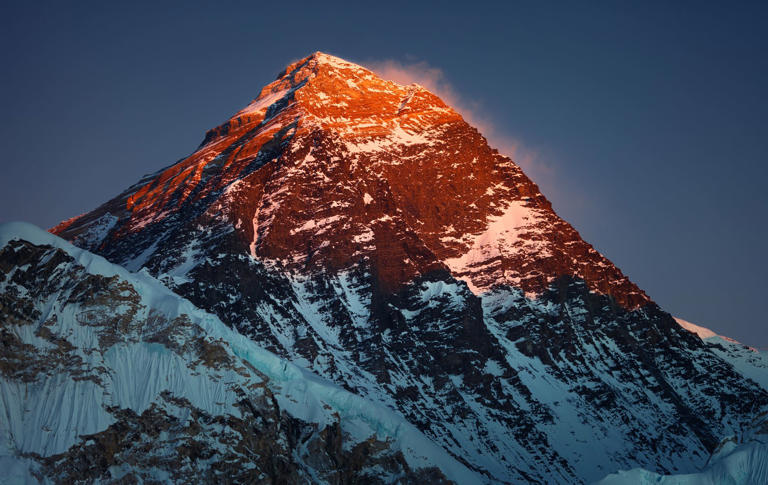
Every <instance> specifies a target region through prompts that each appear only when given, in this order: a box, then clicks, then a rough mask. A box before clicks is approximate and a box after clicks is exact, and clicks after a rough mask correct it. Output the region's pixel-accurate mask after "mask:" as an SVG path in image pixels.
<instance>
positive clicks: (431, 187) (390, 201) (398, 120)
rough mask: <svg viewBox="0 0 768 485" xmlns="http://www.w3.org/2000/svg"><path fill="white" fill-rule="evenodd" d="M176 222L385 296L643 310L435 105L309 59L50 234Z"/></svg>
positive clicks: (540, 202) (416, 92)
mask: <svg viewBox="0 0 768 485" xmlns="http://www.w3.org/2000/svg"><path fill="white" fill-rule="evenodd" d="M182 212H184V213H185V214H187V212H188V213H190V214H193V215H192V216H189V215H184V216H182V214H181V213H182ZM183 217H193V218H197V217H203V218H205V219H206V221H205V222H200V224H199V227H205V226H206V225H208V224H212V223H213V222H212V221H211V220H210V218H213V219H215V220H217V221H219V222H217V223H216V224H219V223H223V224H225V225H226V226H227V227H229V228H231V230H232V231H234V233H235V234H237V235H238V238H239V241H240V242H239V243H238V244H242V245H243V246H244V247H243V253H244V254H248V255H249V256H250V257H251V258H252V259H254V260H261V261H269V262H271V263H270V264H272V263H274V264H279V265H282V266H284V267H289V268H291V269H292V270H296V271H301V272H307V271H310V272H311V271H313V270H318V269H323V270H330V271H340V270H346V269H349V268H352V267H356V266H358V265H361V264H363V265H366V266H371V265H372V266H373V269H372V271H374V272H375V274H376V277H377V278H378V282H377V284H379V285H380V286H381V288H383V289H385V291H396V290H397V288H399V287H400V286H401V285H403V284H406V283H408V282H409V281H411V280H412V279H413V278H414V277H417V276H419V275H424V274H427V273H429V272H432V271H436V270H438V271H446V272H450V273H452V274H453V275H454V276H455V277H457V278H459V279H462V280H464V281H465V282H467V284H468V285H469V288H470V289H471V290H472V291H473V292H475V293H476V294H480V293H483V292H487V291H490V290H491V289H492V288H494V287H498V286H499V285H511V286H513V287H516V288H520V289H522V290H524V292H525V294H527V295H529V296H531V295H538V294H540V293H541V292H542V291H545V290H546V289H547V288H549V287H550V286H551V285H552V284H553V282H555V280H557V279H558V278H559V277H561V276H570V277H578V278H581V279H583V280H585V281H586V282H587V284H588V287H589V288H590V289H592V290H594V291H598V292H600V293H606V294H611V295H613V296H614V297H616V298H617V300H618V301H619V302H620V303H622V304H624V305H626V306H627V307H630V308H633V307H636V306H639V305H644V304H646V303H648V302H649V301H650V299H649V298H648V297H647V296H646V295H645V294H644V293H643V292H642V290H640V289H639V288H637V287H636V286H635V285H634V284H633V283H632V282H631V281H629V279H628V278H627V277H626V276H624V275H623V274H622V273H621V271H619V270H618V268H616V267H615V266H613V264H611V263H610V261H608V260H606V259H605V258H604V257H603V256H602V255H600V254H599V253H598V252H597V251H595V250H594V248H592V247H591V246H590V245H589V244H587V243H586V242H584V241H583V240H582V239H581V237H580V236H579V234H578V233H577V232H576V231H575V230H574V229H573V228H572V227H571V226H570V225H569V224H568V223H566V222H565V221H563V220H562V219H560V218H559V217H558V216H557V215H556V214H555V213H554V211H553V210H552V207H551V204H550V203H549V201H548V200H547V199H546V198H545V197H544V196H543V195H542V194H541V193H540V191H539V189H538V187H537V186H536V185H535V184H534V183H533V182H532V181H531V180H530V179H528V177H527V176H526V175H525V174H524V173H523V172H522V170H521V169H520V167H518V166H517V165H516V164H515V163H514V162H513V161H512V160H510V159H509V158H506V157H504V156H502V155H500V154H499V153H498V152H497V151H496V150H493V149H492V148H491V147H490V146H489V145H488V143H487V141H486V140H485V138H483V136H482V135H481V134H480V133H479V132H478V131H477V130H476V129H475V128H473V127H472V126H470V125H469V124H468V123H466V121H465V120H464V119H463V118H462V117H461V116H460V115H459V114H458V113H457V112H456V111H454V110H453V109H452V108H451V107H450V106H448V105H446V104H445V103H444V102H443V101H442V100H441V99H440V98H439V97H437V96H435V95H434V94H432V93H430V92H429V91H427V90H426V89H424V88H422V87H420V86H418V85H407V86H406V85H401V84H398V83H395V82H392V81H388V80H385V79H382V78H381V77H379V76H377V75H376V74H375V73H373V72H372V71H370V70H368V69H365V68H364V67H361V66H359V65H357V64H353V63H351V62H347V61H345V60H343V59H340V58H338V57H334V56H331V55H328V54H325V53H322V52H315V53H313V54H312V55H310V56H308V57H306V58H304V59H301V60H298V61H296V62H293V63H291V64H290V65H289V66H288V67H287V68H286V69H285V70H284V72H283V73H281V74H280V76H279V77H278V78H277V79H276V80H275V81H273V82H272V83H270V84H268V85H267V86H265V87H264V88H263V89H262V90H261V93H260V94H259V96H258V98H256V99H255V100H254V101H253V102H251V103H250V104H249V105H248V106H246V107H245V108H244V109H242V110H240V111H239V112H238V113H236V114H235V115H234V116H233V117H232V118H230V119H229V120H228V121H227V122H226V123H224V124H222V125H220V126H218V127H216V128H214V129H212V130H210V131H209V132H208V134H207V135H206V138H205V140H204V141H203V143H202V144H201V146H200V147H199V148H198V149H197V151H195V152H194V153H193V154H192V155H190V156H189V157H187V158H186V159H184V160H182V161H180V162H178V163H177V164H175V165H173V166H171V167H169V168H167V169H164V170H163V171H161V172H158V173H157V174H154V175H151V176H150V177H149V178H147V179H145V180H142V181H141V182H140V183H139V184H138V185H137V186H134V187H131V188H130V189H128V191H126V193H124V194H123V195H122V196H120V197H118V198H117V199H115V200H114V201H112V202H110V203H108V204H107V205H106V206H105V207H103V208H101V209H100V210H98V211H95V212H94V213H89V214H86V215H84V216H81V217H79V218H76V219H73V220H70V221H66V222H64V223H62V224H60V225H59V226H57V227H56V228H54V232H55V233H57V234H63V235H64V236H65V237H67V238H73V237H75V238H79V237H81V236H79V235H78V234H79V232H80V231H84V234H87V237H88V238H91V239H92V240H93V241H92V242H93V244H97V245H98V244H103V243H104V242H105V240H106V239H114V240H118V239H120V240H123V239H124V240H125V241H126V244H128V241H129V240H130V239H131V238H132V237H134V236H133V235H136V237H140V235H141V234H145V233H146V234H149V232H146V230H147V229H148V228H155V229H152V231H155V230H156V231H160V230H161V229H160V227H166V225H167V224H175V222H173V221H181V220H182V219H183ZM97 221H98V222H97ZM86 226H87V228H86ZM102 230H103V233H102V232H101V231H102ZM163 230H167V231H170V229H163ZM150 232H151V231H150ZM147 241H149V239H148V240H147ZM143 244H144V243H141V244H138V243H137V244H136V245H134V246H132V247H133V248H138V247H140V246H142V245H143ZM88 247H92V246H91V243H89V244H88ZM145 249H146V250H147V251H148V252H147V253H141V254H138V253H137V254H136V255H134V256H135V258H132V261H131V262H130V264H129V265H130V266H131V267H133V266H134V265H135V266H136V268H137V269H138V267H140V266H141V265H142V264H145V263H146V262H147V261H148V258H150V257H151V253H152V251H154V250H155V248H153V247H147V248H145ZM123 256H125V255H123ZM121 257H122V256H121Z"/></svg>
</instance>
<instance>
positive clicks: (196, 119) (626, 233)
mask: <svg viewBox="0 0 768 485" xmlns="http://www.w3.org/2000/svg"><path fill="white" fill-rule="evenodd" d="M27 3H31V2H27ZM154 3H155V2H153V3H147V4H140V3H139V2H131V3H130V4H127V5H124V6H122V7H120V6H115V5H113V4H112V2H99V3H92V4H87V3H82V2H80V3H78V5H77V6H72V5H65V2H56V3H52V4H50V5H48V6H45V5H44V4H36V5H35V6H29V5H26V4H23V2H17V3H14V4H11V2H4V3H3V6H2V7H0V9H1V10H0V38H2V45H3V49H2V50H1V51H0V65H1V66H2V77H0V109H2V121H0V123H1V124H2V126H1V127H0V128H1V130H0V143H2V158H0V160H1V161H0V164H1V165H0V167H2V172H0V173H2V176H1V177H0V220H26V221H30V222H33V223H35V224H38V225H41V226H43V227H50V226H52V225H54V224H55V223H57V222H59V221H60V220H62V219H65V218H68V217H71V216H73V215H77V214H80V213H82V212H85V211H87V210H90V209H92V208H94V207H95V206H97V205H98V204H100V203H101V202H103V201H105V200H107V199H109V198H111V197H112V196H114V195H116V194H117V193H118V192H120V191H121V190H122V189H124V188H125V187H127V186H128V185H130V184H132V183H134V182H135V181H136V180H137V179H138V178H139V177H140V176H141V175H142V174H144V173H148V172H151V171H154V170H156V169H158V168H160V167H163V166H166V165H168V164H169V163H171V162H173V161H175V160H177V159H179V158H182V157H184V156H186V155H188V154H189V153H190V152H191V151H193V150H194V149H195V147H196V146H197V145H198V144H199V142H200V141H201V140H202V137H203V135H204V133H205V130H207V129H208V128H210V127H213V126H215V125H217V124H218V123H220V122H221V121H223V120H225V119H227V118H228V117H229V116H230V115H231V114H233V113H234V112H235V111H237V110H238V109H240V108H241V107H243V106H244V105H245V104H247V103H248V102H249V101H250V100H251V99H252V98H253V97H255V96H256V95H257V94H258V92H259V89H260V88H261V86H262V85H264V84H266V83H268V82H269V81H271V80H272V79H273V78H274V76H275V75H276V74H277V72H278V71H279V70H280V69H282V68H283V67H284V66H285V65H286V64H287V63H288V62H289V61H291V60H295V59H298V58H301V57H304V56H306V55H308V54H310V53H311V52H313V51H316V50H322V51H325V52H329V53H332V54H335V55H338V56H341V57H344V58H347V59H349V60H352V61H357V62H363V63H365V62H373V61H382V60H395V61H398V62H401V63H406V64H409V63H416V62H425V63H428V64H429V65H430V66H433V67H435V68H438V69H440V70H441V71H442V73H443V75H444V81H445V82H447V83H450V85H451V86H452V88H453V90H454V91H455V92H456V93H458V94H459V96H460V97H461V99H462V100H464V101H465V102H467V103H469V104H471V105H472V106H473V110H474V111H475V113H476V114H478V113H479V115H480V116H481V117H483V118H484V119H485V120H487V121H490V122H492V123H493V126H494V131H495V132H496V133H497V135H499V136H502V137H510V138H513V139H515V140H517V141H518V142H519V143H520V144H521V145H522V146H523V147H524V151H523V152H521V153H523V154H524V155H525V156H529V157H530V156H532V157H533V167H534V168H533V169H532V170H531V176H532V178H533V179H534V180H535V181H537V182H539V184H540V185H541V187H542V190H543V191H544V193H545V194H546V195H547V196H548V197H549V198H550V199H551V200H552V201H553V203H554V206H555V209H556V210H557V211H558V212H559V213H560V214H561V215H562V216H563V217H565V218H566V219H567V220H568V221H570V222H571V223H572V224H573V225H574V226H575V227H576V228H577V229H578V230H579V231H580V232H581V234H582V235H583V236H584V238H585V239H586V240H588V241H589V242H591V243H593V244H594V245H595V246H596V247H597V249H599V250H600V251H601V252H603V253H604V254H605V255H606V256H608V257H609V258H610V259H612V260H613V261H614V262H615V263H616V264H617V265H618V266H619V267H621V268H622V269H623V270H624V272H625V273H627V274H628V275H629V276H630V277H631V278H632V279H633V280H635V281H636V282H637V283H638V284H639V285H640V286H641V287H643V288H644V289H645V290H647V291H648V293H649V294H650V295H651V297H652V298H654V299H655V300H656V301H657V302H659V303H660V304H661V305H662V306H663V307H664V308H665V309H667V310H668V311H670V312H671V313H673V314H675V315H677V316H680V317H682V318H685V319H687V320H690V321H692V322H695V323H698V324H700V325H704V326H707V327H710V328H712V329H713V330H715V331H717V332H720V333H723V334H726V335H729V336H731V337H734V338H736V339H739V340H741V341H743V342H745V343H749V344H751V345H755V346H760V347H766V346H768V318H767V317H766V316H765V312H764V310H763V308H762V301H763V298H766V296H767V295H768V263H767V262H766V252H765V251H766V242H765V241H766V240H768V227H767V224H766V222H767V220H766V219H767V218H766V210H767V209H768V191H767V190H766V188H765V181H766V175H768V164H767V163H766V162H767V161H768V159H767V158H768V157H767V155H766V154H767V153H768V121H767V120H766V117H767V116H768V109H767V108H768V101H766V86H768V55H767V53H768V8H767V7H766V4H765V3H764V2H763V3H762V4H761V3H754V4H749V3H744V2H740V3H739V4H738V6H725V3H726V2H721V4H720V5H717V4H713V5H707V4H706V3H703V2H690V3H688V4H685V3H682V2H681V3H677V6H670V5H669V4H670V3H672V2H663V3H658V4H654V3H648V2H636V3H622V2H605V3H602V2H563V3H562V4H560V3H555V2H530V3H527V2H526V3H518V2H489V3H483V2H457V3H455V4H454V3H452V2H440V3H435V4H433V5H428V4H427V3H425V2H402V3H398V2H377V3H376V5H378V7H377V8H374V7H370V6H366V5H364V4H363V3H362V2H361V3H358V4H357V5H334V4H333V3H331V2H312V3H308V4H301V3H300V2H268V3H267V2H265V3H263V4H258V3H255V2H244V3H230V2H217V3H213V2H211V3H209V4H205V3H202V2H201V3H199V4H196V3H195V2H186V3H184V4H178V5H177V6H175V7H174V6H171V4H170V3H164V2H163V3H164V5H163V6H158V5H155V4H154ZM157 3H161V2H157ZM502 4H504V5H502Z"/></svg>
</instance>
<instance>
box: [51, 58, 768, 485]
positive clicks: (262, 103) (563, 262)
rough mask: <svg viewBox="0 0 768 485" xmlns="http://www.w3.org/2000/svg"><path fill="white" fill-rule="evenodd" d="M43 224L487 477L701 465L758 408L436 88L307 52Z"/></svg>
mask: <svg viewBox="0 0 768 485" xmlns="http://www.w3.org/2000/svg"><path fill="white" fill-rule="evenodd" d="M52 232H53V233H55V234H57V235H59V236H61V237H62V238H64V239H67V240H69V241H71V242H72V243H73V244H75V245H76V246H79V247H81V248H84V249H87V250H89V251H92V252H94V253H97V254H100V255H102V256H104V257H105V258H106V259H107V260H109V261H111V262H112V263H115V264H118V265H121V266H124V267H125V268H127V269H129V270H131V271H142V272H148V273H149V274H150V275H152V276H153V277H155V278H157V279H158V280H160V281H161V282H162V283H163V284H164V285H166V286H167V287H168V288H169V289H170V290H172V291H173V292H175V293H176V294H178V295H180V296H182V297H184V298H186V299H188V300H189V301H190V302H191V303H192V304H194V305H195V306H197V307H198V308H200V309H202V310H204V311H206V312H209V313H211V314H214V315H216V316H217V317H218V318H219V319H220V320H221V321H222V322H225V323H226V324H227V325H229V326H231V327H232V328H233V329H235V330H237V332H238V333H239V334H241V335H244V336H246V337H248V338H249V339H251V340H252V341H253V342H255V343H256V344H258V345H260V346H262V347H264V348H266V349H268V350H269V351H271V352H273V353H275V354H276V355H278V356H280V357H281V358H284V359H286V360H289V361H291V362H293V363H294V364H296V365H298V366H300V367H303V368H306V369H310V370H311V371H312V372H314V373H316V374H318V375H320V376H322V377H323V378H325V379H328V380H330V381H333V382H334V383H336V384H337V385H338V386H341V387H342V388H344V389H346V390H347V391H349V392H350V393H353V394H356V395H358V396H361V397H363V398H365V399H367V400H369V401H372V402H375V403H379V404H381V405H383V406H386V407H388V408H389V409H391V410H392V411H393V412H394V413H396V414H398V415H399V416H401V417H402V418H403V419H405V420H407V421H408V422H409V423H411V424H412V425H413V426H415V427H416V428H418V429H419V430H420V431H421V432H423V433H424V434H425V435H426V436H428V437H429V438H430V439H431V440H432V442H434V443H435V444H437V445H438V446H439V447H440V448H441V449H442V450H444V451H445V452H446V453H448V454H449V455H450V456H452V457H453V458H454V459H455V460H456V461H458V462H460V463H462V464H463V465H464V466H466V467H467V468H468V469H470V470H471V471H472V472H474V473H476V474H478V475H479V476H482V477H483V480H484V481H486V482H489V483H517V482H543V483H579V482H592V481H595V480H599V479H601V478H603V477H605V476H606V475H608V474H610V473H613V472H616V471H618V470H622V469H623V470H627V469H632V468H638V467H641V468H644V469H646V470H649V471H651V472H658V473H690V472H694V471H698V470H699V469H700V468H701V467H702V466H704V464H705V463H706V462H707V460H708V459H709V457H710V455H711V454H712V453H713V452H714V451H715V449H716V448H717V447H718V445H719V444H720V442H721V440H722V439H724V438H727V437H728V436H732V435H734V434H738V433H740V432H742V431H741V430H743V429H746V428H748V427H749V426H750V423H752V421H753V420H754V415H755V412H756V410H760V409H762V408H763V407H764V406H765V405H766V404H768V391H766V389H765V388H764V387H761V385H760V384H759V383H758V382H755V381H754V380H753V379H751V378H750V377H749V376H747V375H745V374H744V373H743V372H742V371H741V370H740V368H739V367H738V366H734V364H733V363H731V362H730V361H729V360H728V357H727V356H725V355H724V354H723V353H722V352H717V351H716V349H713V347H712V346H710V345H708V344H707V343H705V342H704V341H702V340H701V339H700V338H699V337H697V336H696V335H694V334H692V333H690V332H688V331H686V330H685V329H683V328H682V327H681V326H680V325H679V324H678V323H677V322H676V321H675V320H674V319H673V318H672V317H671V316H670V315H669V314H667V313H666V312H664V311H663V310H662V309H661V308H659V306H658V305H656V304H655V303H654V302H653V301H652V300H651V299H650V298H649V297H648V296H647V295H646V294H645V293H644V292H643V291H642V290H641V289H639V288H638V287H637V286H636V285H635V284H634V283H632V282H631V281H630V280H629V279H628V278H627V277H626V276H625V275H624V274H622V272H621V271H620V270H619V269H618V268H617V267H616V266H615V265H613V264H612V263H611V262H610V261H609V260H607V259H606V258H605V257H603V256H602V255H601V254H600V253H598V252H597V251H596V250H595V249H594V248H593V247H592V246H591V245H589V244H588V243H586V242H585V241H584V240H582V238H581V237H580V236H579V234H578V232H576V230H575V229H574V228H572V227H571V226H570V225H569V224H568V223H567V222H565V221H564V220H562V219H561V218H560V217H559V216H558V215H557V214H556V213H555V212H554V210H553V208H552V206H551V204H550V203H549V201H548V200H547V199H546V198H545V197H544V196H543V195H542V194H541V192H540V191H539V189H538V187H537V186H536V185H535V184H534V183H533V182H532V181H531V180H530V179H529V178H528V177H527V176H526V175H525V174H524V173H523V172H522V170H521V169H520V168H519V167H518V166H517V165H516V164H515V163H514V162H513V161H512V160H511V159H509V158H507V157H505V156H503V155H502V154H500V153H498V152H497V151H496V150H494V149H493V148H491V147H490V146H489V145H488V143H487V142H486V140H485V138H483V136H482V135H481V134H480V133H478V131H477V130H476V129H475V128H473V127H472V126H470V125H469V124H468V123H466V122H465V121H464V120H463V118H462V117H461V116H460V115H459V114H458V113H457V112H456V111H454V110H453V109H452V108H451V107H450V106H447V105H446V104H445V103H444V102H443V101H442V100H441V99H439V98H438V97H437V96H435V95H434V94H432V93H430V92H429V91H427V90H426V89H424V88H423V87H421V86H418V85H415V84H413V85H408V86H403V85H399V84H396V83H393V82H390V81H386V80H383V79H381V78H379V77H377V76H376V75H375V74H374V73H373V72H371V71H369V70H367V69H365V68H363V67H361V66H358V65H356V64H352V63H349V62H346V61H344V60H342V59H339V58H336V57H333V56H329V55H326V54H323V53H315V54H313V55H311V56H309V57H307V58H305V59H302V60H300V61H297V62H295V63H293V64H291V65H290V66H288V67H287V68H286V69H285V70H284V71H283V72H281V73H280V74H279V75H278V77H277V79H276V80H275V81H274V82H273V83H271V84H269V85H267V86H265V87H264V88H263V89H262V90H261V93H260V94H259V96H258V98H256V99H255V100H254V101H253V102H252V103H251V104H249V105H248V106H247V107H245V108H244V109H243V110H241V111H239V112H238V113H236V114H235V115H234V116H233V117H232V118H230V119H229V120H228V121H226V122H225V123H223V124H222V125H220V126H218V127H216V128H214V129H212V130H210V131H209V132H208V133H207V134H206V136H205V139H204V140H203V142H202V144H201V145H200V147H199V148H198V149H197V150H196V151H195V152H194V153H192V154H191V155H190V156H189V157H186V158H184V159H182V160H180V161H178V162H176V163H175V164H173V165H171V166H170V167H167V168H165V169H162V170H160V171H158V172H156V173H154V174H150V175H147V176H145V177H143V178H142V179H141V180H140V181H139V182H138V183H136V184H134V185H133V186H131V187H129V188H128V189H126V190H125V191H124V192H123V193H121V194H120V195H118V196H117V197H115V198H114V199H112V200H110V201H108V202H106V203H105V204H103V205H102V206H100V207H98V208H96V209H95V210H93V211H91V212H89V213H87V214H83V215H81V216H78V217H75V218H73V219H70V220H68V221H65V222H63V223H61V224H60V225H58V226H56V227H55V228H53V229H52Z"/></svg>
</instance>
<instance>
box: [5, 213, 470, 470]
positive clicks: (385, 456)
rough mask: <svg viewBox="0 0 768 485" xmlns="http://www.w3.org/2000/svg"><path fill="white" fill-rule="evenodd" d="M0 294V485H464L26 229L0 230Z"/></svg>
mask: <svg viewBox="0 0 768 485" xmlns="http://www.w3.org/2000/svg"><path fill="white" fill-rule="evenodd" d="M0 290H1V293H0V295H1V296H2V300H0V317H2V320H1V321H2V327H1V328H0V344H1V345H2V348H3V352H2V354H0V391H1V395H2V400H0V436H2V440H3V444H4V446H2V447H0V463H2V464H3V465H4V467H3V468H4V470H5V472H4V473H5V474H6V477H5V478H4V479H0V482H2V483H8V482H10V483H17V482H22V483H24V482H30V483H34V482H37V481H38V480H39V481H42V482H49V481H53V482H57V483H73V482H78V483H93V482H94V481H101V482H102V483H143V482H152V481H161V482H164V481H174V482H178V483H190V482H207V483H222V482H224V483H232V482H237V483H303V482H308V481H313V482H316V481H325V482H327V483H360V482H364V483H391V482H393V481H396V480H397V481H401V482H403V483H425V482H436V483H447V482H448V481H449V478H448V477H450V479H451V480H453V481H456V482H459V483H461V482H468V481H469V482H471V481H474V480H477V478H476V477H475V476H474V474H473V473H472V472H470V471H469V470H467V469H466V468H465V467H464V466H462V465H461V464H459V463H457V462H456V461H455V460H454V459H452V458H451V457H450V456H448V455H447V454H446V453H445V452H444V451H443V450H442V449H440V448H439V447H437V446H435V445H434V444H433V443H432V442H431V441H430V440H429V439H428V438H426V437H425V436H423V435H422V434H421V433H420V432H419V431H417V430H416V429H415V428H414V427H413V426H411V425H409V424H408V423H407V422H406V421H405V420H404V419H403V418H402V417H400V416H397V415H395V414H394V413H393V412H392V411H390V410H387V409H385V408H382V407H381V406H377V405H376V404H375V403H371V402H367V401H365V400H364V399H362V398H360V397H359V396H356V395H354V394H350V393H349V392H346V391H344V390H342V389H340V388H339V387H338V386H336V385H334V384H333V383H330V382H328V381H325V380H323V379H321V378H319V377H317V376H315V375H312V374H311V373H309V372H307V371H306V370H304V369H302V368H300V367H297V366H295V365H293V364H291V363H289V362H287V361H285V360H283V359H280V358H279V357H277V356H275V355H274V354H272V353H270V352H268V351H266V350H264V349H262V348H260V347H259V346H257V345H256V344H254V343H253V342H252V341H250V340H248V339H246V338H245V337H243V336H241V335H239V334H237V333H236V332H233V331H232V330H231V329H229V328H228V327H227V326H226V325H224V324H223V323H222V322H221V321H220V320H219V319H218V318H216V317H215V316H213V315H210V314H208V313H205V312H203V311H201V310H199V309H197V308H195V307H194V306H193V305H192V304H190V303H189V302H188V301H186V300H184V299H183V298H181V297H179V296H178V295H176V294H174V293H173V292H171V291H170V290H168V289H167V288H165V287H164V286H162V285H161V284H160V283H159V282H158V281H156V280H155V279H154V278H152V277H150V276H149V275H147V274H146V273H139V274H133V273H130V272H128V271H126V270H125V269H123V268H121V267H119V266H115V265H113V264H110V263H108V262H107V261H106V260H104V259H103V258H101V257H99V256H95V255H93V254H91V253H89V252H87V251H84V250H82V249H77V248H75V247H73V246H71V245H70V244H68V243H66V242H65V241H63V240H61V239H59V238H58V237H56V236H53V235H51V234H48V233H46V232H44V231H43V230H41V229H38V228H36V227H34V226H30V225H27V224H20V223H11V224H3V225H0ZM437 467H439V468H437ZM444 473H445V474H444ZM446 475H448V477H446Z"/></svg>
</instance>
